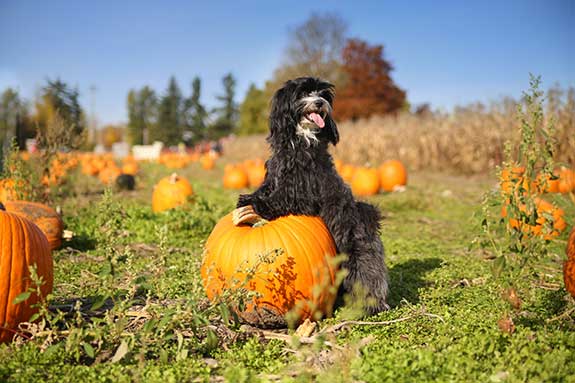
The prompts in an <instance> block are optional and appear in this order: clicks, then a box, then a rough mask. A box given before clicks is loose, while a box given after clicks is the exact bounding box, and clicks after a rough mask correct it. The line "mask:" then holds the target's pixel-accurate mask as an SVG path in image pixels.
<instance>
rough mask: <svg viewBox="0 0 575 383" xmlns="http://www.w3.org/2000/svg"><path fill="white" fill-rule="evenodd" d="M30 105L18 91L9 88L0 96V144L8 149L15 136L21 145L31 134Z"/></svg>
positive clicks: (20, 145)
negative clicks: (28, 105)
mask: <svg viewBox="0 0 575 383" xmlns="http://www.w3.org/2000/svg"><path fill="white" fill-rule="evenodd" d="M30 130H31V129H30V123H29V119H28V107H27V104H26V102H25V101H24V100H22V99H21V98H20V95H19V94H18V91H16V90H14V89H12V88H7V89H6V90H5V91H4V92H2V95H1V96H0V146H1V147H3V148H4V149H7V148H8V147H9V146H10V143H11V141H12V139H13V138H16V140H17V144H18V146H19V147H23V145H24V140H25V138H26V137H28V136H30V132H29V131H30Z"/></svg>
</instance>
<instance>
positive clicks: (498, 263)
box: [493, 257, 505, 277]
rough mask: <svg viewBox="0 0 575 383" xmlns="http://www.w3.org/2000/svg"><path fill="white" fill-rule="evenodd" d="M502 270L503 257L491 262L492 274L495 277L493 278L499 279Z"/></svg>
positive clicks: (503, 265)
mask: <svg viewBox="0 0 575 383" xmlns="http://www.w3.org/2000/svg"><path fill="white" fill-rule="evenodd" d="M504 268H505V257H497V258H496V259H495V261H494V262H493V274H494V275H495V277H499V276H500V275H501V272H502V271H503V269H504Z"/></svg>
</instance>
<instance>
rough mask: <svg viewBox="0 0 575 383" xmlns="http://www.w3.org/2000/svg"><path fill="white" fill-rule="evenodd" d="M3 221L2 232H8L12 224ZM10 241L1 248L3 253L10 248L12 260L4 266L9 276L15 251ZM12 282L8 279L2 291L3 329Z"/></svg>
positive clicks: (0, 303)
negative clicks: (5, 248)
mask: <svg viewBox="0 0 575 383" xmlns="http://www.w3.org/2000/svg"><path fill="white" fill-rule="evenodd" d="M0 214H2V213H0ZM2 221H3V224H2V232H6V229H7V228H6V227H5V226H10V227H11V224H10V222H9V221H7V220H2ZM6 224H7V225H6ZM4 237H5V236H2V239H4ZM9 239H10V242H8V241H6V242H8V243H4V242H3V243H2V248H1V250H2V252H4V247H9V248H10V258H8V259H7V260H5V261H4V263H5V265H4V266H5V267H6V268H8V269H9V274H8V275H10V274H11V272H12V254H14V253H13V251H12V250H13V249H12V246H13V244H12V237H11V236H10V238H9ZM0 260H1V258H0ZM2 265H3V263H0V272H2V274H1V275H4V270H2ZM10 282H11V281H10V280H9V279H8V280H7V281H6V283H7V286H6V288H4V289H2V290H3V291H2V290H0V293H2V295H4V296H3V297H2V301H3V302H0V305H1V307H2V309H4V313H3V315H2V316H0V319H1V320H2V321H1V322H0V326H2V327H4V325H5V324H6V320H7V319H8V318H7V315H8V299H9V297H10Z"/></svg>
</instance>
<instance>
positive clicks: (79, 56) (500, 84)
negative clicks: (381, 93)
mask: <svg viewBox="0 0 575 383" xmlns="http://www.w3.org/2000/svg"><path fill="white" fill-rule="evenodd" d="M240 4H241V5H240ZM326 11H328V12H337V13H339V14H340V15H341V16H342V18H343V19H345V20H346V21H347V23H348V26H349V29H348V34H349V36H350V37H357V38H361V39H364V40H367V41H368V42H370V43H372V44H383V45H384V47H385V57H386V58H387V59H388V60H389V61H390V62H392V64H393V65H394V66H395V68H396V69H395V71H394V72H393V78H394V79H395V81H396V82H397V83H398V84H399V86H400V87H402V88H403V89H405V90H406V91H407V95H408V99H409V101H410V102H412V103H414V104H417V103H422V102H430V103H431V104H432V106H433V107H440V108H446V109H450V108H452V107H453V106H454V105H461V104H466V103H470V102H474V101H484V102H485V101H489V100H496V99H498V98H500V97H502V96H507V95H508V96H513V97H518V96H519V95H520V94H521V91H522V90H525V89H526V88H527V87H528V80H529V73H530V72H532V73H535V74H539V75H541V76H542V78H543V86H544V87H548V86H550V85H552V84H553V83H556V82H558V83H560V84H561V85H562V86H563V87H567V86H575V22H573V20H575V2H574V1H570V0H547V1H545V0H524V1H519V0H517V1H515V0H513V1H511V0H510V1H503V0H501V1H492V0H489V1H474V2H468V1H431V0H429V1H387V0H384V1H360V0H356V1H324V2H317V1H316V2H311V1H297V0H292V1H229V2H225V1H217V0H211V1H209V2H206V1H202V2H200V1H168V0H165V1H91V2H90V1H59V0H52V1H33V0H29V1H18V0H11V1H9V0H0V90H2V89H4V88H5V87H7V86H12V87H16V88H18V89H19V90H20V93H21V94H22V95H23V96H24V97H25V98H28V99H33V97H34V95H35V94H36V92H37V91H38V89H39V88H40V87H41V86H42V85H43V83H44V82H45V79H46V78H55V77H60V78H61V79H62V80H64V81H66V82H68V83H70V84H71V85H74V86H77V87H78V88H79V90H80V92H81V94H82V98H81V101H82V104H83V106H84V107H85V108H86V109H87V110H88V111H89V109H90V105H91V101H90V96H89V88H90V86H95V87H96V88H97V91H96V93H95V111H96V113H97V115H98V119H99V122H100V123H101V124H102V123H113V122H121V121H125V120H126V119H127V114H126V106H125V99H126V94H127V92H128V90H129V89H130V88H139V87H141V86H143V85H150V86H151V87H153V88H154V89H156V91H158V92H160V93H163V92H164V90H165V88H166V87H167V83H168V78H169V77H170V76H171V75H175V76H176V78H177V80H178V83H179V85H180V87H181V88H182V90H183V92H184V94H185V95H188V94H189V92H190V82H191V80H192V78H193V77H194V76H196V75H197V76H200V78H201V79H202V85H203V94H202V101H203V102H204V103H205V104H207V105H208V106H214V105H215V102H216V101H215V96H216V95H217V94H219V93H220V92H221V78H222V77H223V76H224V75H225V74H226V73H228V72H231V73H233V75H234V76H235V77H236V79H237V83H238V86H237V94H238V96H237V100H238V101H241V99H243V96H244V94H245V91H246V90H247V88H248V86H249V84H250V83H252V82H253V83H256V84H257V85H259V86H262V85H263V84H264V82H265V80H267V79H269V78H270V77H271V76H272V73H273V71H274V69H275V68H276V67H277V66H278V65H279V64H280V63H281V61H282V57H283V51H284V48H285V46H286V44H287V41H288V30H289V28H290V27H294V26H296V25H298V24H300V23H302V22H303V21H304V20H305V19H306V18H307V17H308V16H309V15H310V14H311V12H326Z"/></svg>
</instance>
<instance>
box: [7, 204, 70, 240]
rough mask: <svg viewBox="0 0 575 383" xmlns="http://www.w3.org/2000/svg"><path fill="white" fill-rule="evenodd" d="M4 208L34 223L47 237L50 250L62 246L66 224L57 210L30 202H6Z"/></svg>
mask: <svg viewBox="0 0 575 383" xmlns="http://www.w3.org/2000/svg"><path fill="white" fill-rule="evenodd" d="M4 207H5V208H6V211H8V212H10V213H13V214H17V215H19V216H21V217H24V218H26V219H28V220H30V221H32V222H34V223H35V224H36V226H38V227H39V228H40V230H42V232H43V233H44V235H45V236H46V239H47V240H48V243H49V244H50V250H55V249H57V248H59V247H60V246H61V245H62V232H63V231H64V222H63V221H62V218H61V217H60V214H58V213H57V212H56V210H54V209H52V208H51V207H49V206H46V205H44V204H41V203H38V202H29V201H6V202H4Z"/></svg>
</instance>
